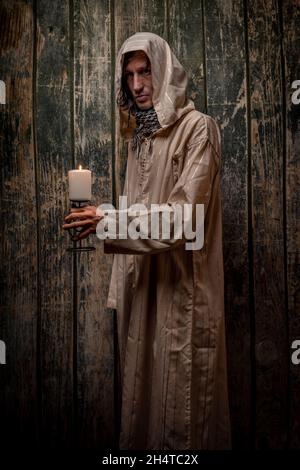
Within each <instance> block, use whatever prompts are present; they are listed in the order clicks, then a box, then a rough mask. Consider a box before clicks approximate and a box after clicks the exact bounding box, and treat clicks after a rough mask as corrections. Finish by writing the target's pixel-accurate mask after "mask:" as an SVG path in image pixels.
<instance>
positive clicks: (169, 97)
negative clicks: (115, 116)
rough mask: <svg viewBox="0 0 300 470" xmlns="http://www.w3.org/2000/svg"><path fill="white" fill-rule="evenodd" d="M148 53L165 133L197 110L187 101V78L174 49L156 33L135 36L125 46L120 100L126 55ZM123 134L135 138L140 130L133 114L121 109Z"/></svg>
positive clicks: (121, 53)
mask: <svg viewBox="0 0 300 470" xmlns="http://www.w3.org/2000/svg"><path fill="white" fill-rule="evenodd" d="M137 50H142V51H144V52H145V53H146V54H147V56H148V57H149V60H150V63H151V75H152V85H153V96H152V101H153V107H154V109H155V111H156V113H157V117H158V120H159V123H160V125H161V126H162V128H163V129H166V128H167V127H169V126H171V125H172V124H174V123H175V122H176V121H177V120H178V119H179V118H181V116H183V115H184V114H186V113H187V112H189V111H191V110H193V109H195V106H194V103H193V101H191V100H190V99H188V98H187V94H186V88H187V74H186V71H185V70H184V68H183V67H182V65H181V64H180V62H179V61H178V60H177V58H176V57H175V55H174V54H173V52H172V51H171V49H170V46H169V44H168V43H167V42H166V41H165V40H164V39H163V38H161V37H160V36H157V34H154V33H148V32H145V33H135V34H134V35H133V36H131V37H129V38H128V39H126V41H125V42H124V43H123V45H122V46H121V48H120V50H119V53H118V56H117V61H116V73H115V86H116V96H118V95H119V92H120V89H121V79H122V68H123V61H124V54H125V53H126V52H130V51H137ZM119 112H120V123H119V125H120V133H121V135H122V136H123V137H125V138H131V136H132V133H133V130H134V128H135V127H136V123H135V118H134V116H132V115H131V116H130V120H129V121H128V118H129V110H128V109H126V108H121V107H119Z"/></svg>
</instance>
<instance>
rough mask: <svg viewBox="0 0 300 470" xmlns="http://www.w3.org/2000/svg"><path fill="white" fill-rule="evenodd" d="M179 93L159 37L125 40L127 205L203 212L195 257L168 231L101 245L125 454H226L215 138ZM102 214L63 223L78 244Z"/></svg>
mask: <svg viewBox="0 0 300 470" xmlns="http://www.w3.org/2000/svg"><path fill="white" fill-rule="evenodd" d="M186 86H187V77H186V73H185V71H184V69H183V67H182V66H181V64H180V63H179V62H178V60H177V59H176V57H175V56H174V54H173V53H172V51H171V50H170V47H169V45H168V44H167V42H166V41H164V40H163V39H162V38H160V37H159V36H157V35H155V34H152V33H136V34H134V35H133V36H132V37H130V38H129V39H127V40H126V41H125V42H124V44H123V45H122V47H121V49H120V51H119V54H118V58H117V65H116V91H117V96H118V104H119V109H120V132H121V134H122V135H123V136H124V137H125V139H126V140H127V141H128V160H127V170H126V178H125V187H124V195H126V196H127V198H128V202H127V204H128V207H129V208H130V206H132V205H133V204H136V203H140V204H144V205H145V207H146V208H147V211H146V217H148V219H149V220H150V218H151V215H153V214H152V205H153V204H157V205H158V207H159V208H160V209H161V217H164V216H165V215H166V212H167V211H169V212H170V211H171V213H172V211H173V216H174V213H175V206H177V207H178V206H180V207H183V206H184V204H190V205H191V206H192V218H193V220H194V219H195V213H196V212H195V211H196V206H197V205H201V204H203V205H204V215H205V220H204V244H203V247H202V248H201V249H196V250H195V249H194V250H188V249H186V239H185V237H182V238H181V239H178V238H176V237H175V236H174V233H173V231H172V234H173V235H172V234H170V237H169V238H165V237H162V234H161V232H160V233H159V236H158V238H157V237H156V239H154V238H151V237H150V236H148V237H144V238H142V237H140V238H136V239H132V238H129V237H128V238H126V239H120V238H118V237H117V238H116V239H111V238H106V239H105V241H104V250H105V253H114V254H115V256H114V263H113V270H112V277H111V285H110V291H109V297H108V306H109V307H111V308H114V309H116V310H117V320H118V339H119V348H120V369H121V390H122V410H121V432H120V448H121V449H178V450H181V449H225V448H229V447H230V424H229V410H228V397H227V377H226V349H225V329H224V307H223V300H224V299H223V295H224V293H223V258H222V225H221V202H220V184H219V183H220V135H219V130H218V127H217V125H216V123H215V121H214V120H213V119H212V118H211V117H209V116H207V115H205V114H203V113H200V112H198V111H196V110H195V109H194V104H193V102H192V101H191V100H189V99H188V98H187V96H186ZM119 212H120V211H119ZM117 215H119V216H120V213H119V214H117ZM128 215H129V218H128V220H129V222H128V223H130V221H131V220H132V217H131V216H130V211H129V210H128ZM104 217H105V214H104V212H103V211H101V210H99V209H98V211H96V208H95V207H93V206H89V207H88V208H86V209H82V210H78V209H76V210H75V209H74V210H73V212H72V213H71V214H70V215H69V216H67V217H66V222H68V223H67V224H66V225H65V226H64V227H65V228H70V227H74V226H81V227H82V228H83V232H82V237H85V236H87V235H88V234H89V233H95V232H96V226H97V223H98V222H99V220H101V219H103V218H104ZM76 219H78V220H77V221H76ZM170 220H172V221H173V223H174V220H175V219H174V217H173V218H171V219H170ZM102 221H103V220H102ZM70 222H71V223H70ZM117 224H119V221H117ZM172 228H174V227H172ZM117 233H118V232H117Z"/></svg>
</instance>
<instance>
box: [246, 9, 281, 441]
mask: <svg viewBox="0 0 300 470" xmlns="http://www.w3.org/2000/svg"><path fill="white" fill-rule="evenodd" d="M247 4H248V12H247V13H248V32H249V72H250V73H249V76H250V83H249V85H250V97H251V151H252V175H251V176H252V195H253V278H254V302H255V348H256V349H255V351H256V364H255V365H256V447H257V448H259V449H260V448H273V449H280V448H283V447H285V445H286V441H287V411H288V409H287V392H288V390H287V386H288V384H287V380H288V357H289V356H288V355H289V351H288V344H287V332H286V327H287V325H286V312H285V277H284V236H283V234H284V227H283V212H284V207H283V115H282V111H283V107H282V103H283V95H282V70H281V53H280V22H279V12H278V2H277V1H275V0H267V1H266V0H250V1H249V2H247Z"/></svg>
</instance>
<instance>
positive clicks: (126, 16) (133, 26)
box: [115, 0, 168, 201]
mask: <svg viewBox="0 0 300 470" xmlns="http://www.w3.org/2000/svg"><path fill="white" fill-rule="evenodd" d="M167 3H168V2H167V0H165V1H162V0H134V1H132V2H130V9H128V5H127V4H126V3H125V2H124V1H122V0H116V1H115V48H116V54H117V53H118V50H119V49H120V47H121V45H122V43H123V42H124V41H125V39H127V38H128V37H130V36H132V35H133V34H135V33H137V32H141V31H149V32H151V33H155V34H158V35H159V36H161V37H163V38H164V39H167V37H168V33H167V31H168V22H167ZM115 115H116V120H118V110H117V109H116V112H115ZM117 129H118V125H116V130H117ZM115 142H116V162H115V180H116V198H117V201H118V197H119V195H120V194H122V189H123V185H124V177H125V169H126V161H127V146H126V144H125V143H124V141H123V139H122V138H120V136H119V135H118V134H117V133H116V136H115Z"/></svg>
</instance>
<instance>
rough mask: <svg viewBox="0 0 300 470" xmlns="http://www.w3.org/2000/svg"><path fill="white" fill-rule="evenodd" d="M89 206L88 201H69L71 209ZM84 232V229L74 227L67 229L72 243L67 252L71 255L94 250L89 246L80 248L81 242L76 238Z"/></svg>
mask: <svg viewBox="0 0 300 470" xmlns="http://www.w3.org/2000/svg"><path fill="white" fill-rule="evenodd" d="M90 204H91V202H90V201H71V207H72V208H77V209H79V208H81V207H85V206H88V205H90ZM84 230H85V227H83V228H78V227H74V228H69V229H68V232H69V235H70V238H71V240H72V242H73V246H72V247H69V248H67V251H70V252H72V253H80V252H82V251H94V250H95V249H96V248H95V247H94V246H90V245H88V246H82V242H83V240H81V239H79V240H78V239H77V236H78V235H79V234H80V233H81V232H82V231H84Z"/></svg>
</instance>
